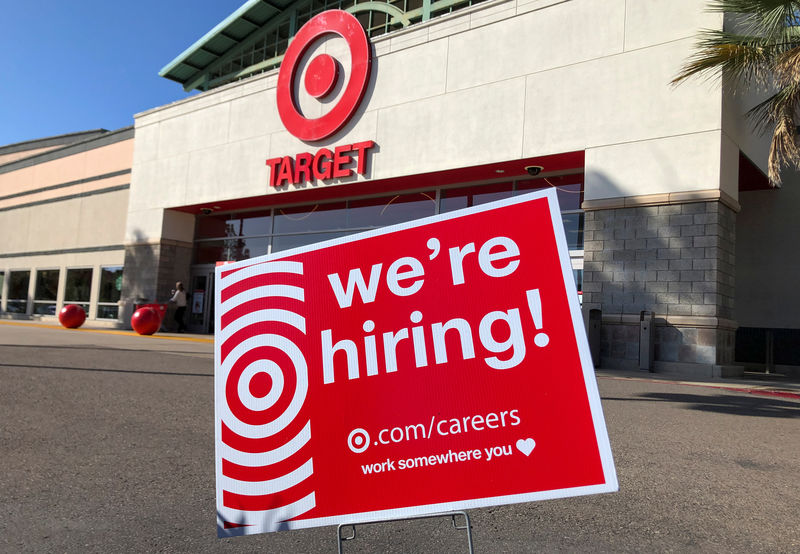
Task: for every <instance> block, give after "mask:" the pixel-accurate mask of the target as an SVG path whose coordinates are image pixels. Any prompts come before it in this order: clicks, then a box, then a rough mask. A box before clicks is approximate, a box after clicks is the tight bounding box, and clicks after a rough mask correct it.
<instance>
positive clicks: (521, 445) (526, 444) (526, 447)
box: [517, 439, 536, 456]
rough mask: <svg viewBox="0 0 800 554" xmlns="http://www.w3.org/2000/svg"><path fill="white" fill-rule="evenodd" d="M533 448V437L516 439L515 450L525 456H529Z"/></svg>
mask: <svg viewBox="0 0 800 554" xmlns="http://www.w3.org/2000/svg"><path fill="white" fill-rule="evenodd" d="M534 448H536V441H535V440H533V439H519V440H518V441H517V450H519V451H520V452H522V453H523V454H525V455H526V456H530V455H531V452H533V449H534Z"/></svg>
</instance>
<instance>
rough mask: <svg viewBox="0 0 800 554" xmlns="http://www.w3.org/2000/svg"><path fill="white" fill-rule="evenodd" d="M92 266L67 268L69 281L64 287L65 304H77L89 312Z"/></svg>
mask: <svg viewBox="0 0 800 554" xmlns="http://www.w3.org/2000/svg"><path fill="white" fill-rule="evenodd" d="M92 273H93V272H92V268H90V267H85V268H76V269H68V270H67V283H66V287H65V289H64V305H65V306H66V305H67V304H77V305H78V306H80V307H81V308H83V311H85V312H86V313H87V314H88V313H89V300H90V293H91V290H92Z"/></svg>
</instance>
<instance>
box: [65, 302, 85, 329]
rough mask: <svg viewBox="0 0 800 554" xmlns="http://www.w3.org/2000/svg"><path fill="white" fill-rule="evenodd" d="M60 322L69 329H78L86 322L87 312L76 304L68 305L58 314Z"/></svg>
mask: <svg viewBox="0 0 800 554" xmlns="http://www.w3.org/2000/svg"><path fill="white" fill-rule="evenodd" d="M58 321H59V322H60V323H61V325H63V326H64V327H66V328H67V329H77V328H78V327H80V326H81V325H83V322H84V321H86V312H85V311H83V308H81V307H80V306H78V305H76V304H67V305H66V306H64V307H63V308H61V311H60V312H58Z"/></svg>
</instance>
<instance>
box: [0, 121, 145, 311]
mask: <svg viewBox="0 0 800 554" xmlns="http://www.w3.org/2000/svg"><path fill="white" fill-rule="evenodd" d="M132 160H133V128H132V127H128V128H125V129H120V130H118V131H113V132H109V131H106V130H103V129H99V130H95V131H85V132H80V133H72V134H69V135H60V136H57V137H49V138H45V139H39V140H33V141H27V142H24V143H17V144H11V145H8V146H3V147H0V237H2V239H0V317H3V318H24V319H29V318H41V319H45V320H55V318H56V314H57V313H58V310H60V309H61V307H62V306H64V305H65V304H78V305H80V306H82V307H83V308H84V310H85V312H86V315H87V317H88V319H90V320H92V323H93V324H94V325H100V326H109V327H116V326H118V325H119V318H120V309H119V308H120V306H119V302H120V299H121V290H122V271H123V270H122V266H123V262H124V259H125V247H124V238H125V219H126V217H127V207H128V190H129V189H130V178H131V175H130V174H131V163H132Z"/></svg>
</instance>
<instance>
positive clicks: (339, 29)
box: [277, 10, 371, 141]
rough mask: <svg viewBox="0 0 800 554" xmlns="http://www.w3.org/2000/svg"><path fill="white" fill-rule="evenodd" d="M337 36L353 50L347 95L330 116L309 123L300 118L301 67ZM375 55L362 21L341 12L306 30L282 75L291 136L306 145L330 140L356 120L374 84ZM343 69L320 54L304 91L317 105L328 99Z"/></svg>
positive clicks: (282, 104) (283, 109) (283, 110)
mask: <svg viewBox="0 0 800 554" xmlns="http://www.w3.org/2000/svg"><path fill="white" fill-rule="evenodd" d="M331 34H333V35H338V36H339V37H341V38H343V39H344V40H345V42H346V43H347V45H348V46H349V48H350V75H349V78H348V79H347V83H346V84H345V85H344V86H343V89H344V92H343V94H342V96H341V98H339V100H338V101H337V103H336V104H335V105H334V106H333V108H331V109H330V110H329V111H328V112H327V113H326V114H324V115H322V116H320V117H317V118H307V117H305V116H303V114H302V113H300V109H299V107H298V102H297V101H296V98H295V97H294V89H295V80H296V78H297V76H298V70H299V69H300V61H301V59H302V58H303V56H304V54H306V52H307V51H308V50H309V48H311V47H312V46H313V45H314V43H315V42H317V41H318V40H320V39H321V38H323V37H325V36H326V35H331ZM370 61H371V50H370V45H369V40H368V39H367V35H366V33H365V32H364V29H363V28H362V27H361V24H360V23H359V22H358V20H357V19H356V18H355V17H353V16H352V15H351V14H349V13H347V12H345V11H342V10H329V11H325V12H322V13H320V14H318V15H316V16H314V17H313V18H311V19H310V20H309V21H308V23H306V24H305V25H303V27H302V28H301V29H300V31H298V32H297V34H296V35H295V36H294V39H293V40H292V42H291V44H289V47H288V48H287V49H286V54H285V55H284V57H283V62H282V63H281V69H280V73H279V74H278V91H277V95H278V113H279V115H280V118H281V121H282V122H283V125H284V126H285V127H286V130H287V131H289V132H290V133H292V134H293V135H294V136H296V137H297V138H299V139H301V140H306V141H317V140H322V139H324V138H327V137H329V136H331V135H333V134H334V133H336V131H338V130H339V129H341V128H342V127H343V126H344V125H345V123H347V122H348V121H349V119H350V118H351V117H352V116H353V114H354V113H355V111H356V109H357V108H358V106H359V104H360V103H361V99H362V98H363V97H364V92H365V91H366V90H367V83H368V82H369V72H370V65H371V63H370ZM339 73H340V72H339V63H338V62H337V61H336V60H335V59H334V58H333V57H331V56H330V55H328V54H319V55H317V56H316V57H314V58H313V59H312V60H311V61H310V63H309V64H308V68H307V70H306V76H305V79H304V80H303V81H304V82H303V85H304V88H305V91H306V92H307V93H308V95H309V96H311V97H313V98H316V99H318V100H320V101H321V100H324V99H326V98H327V97H328V96H329V95H330V94H331V92H332V91H333V90H334V89H335V88H336V85H337V83H338V81H339V79H340V75H339Z"/></svg>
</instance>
